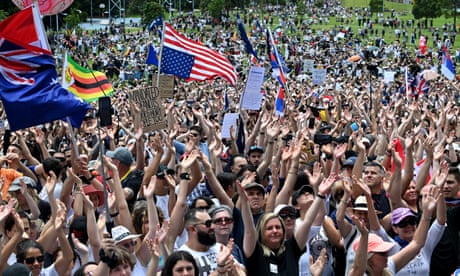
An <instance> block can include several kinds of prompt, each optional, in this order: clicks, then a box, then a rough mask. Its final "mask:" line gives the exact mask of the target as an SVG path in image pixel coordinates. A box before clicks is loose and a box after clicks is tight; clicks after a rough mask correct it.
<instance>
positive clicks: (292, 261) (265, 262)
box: [246, 238, 305, 276]
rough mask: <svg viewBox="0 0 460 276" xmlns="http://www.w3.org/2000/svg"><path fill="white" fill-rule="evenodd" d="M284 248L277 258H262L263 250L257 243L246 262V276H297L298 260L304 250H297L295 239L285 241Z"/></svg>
mask: <svg viewBox="0 0 460 276" xmlns="http://www.w3.org/2000/svg"><path fill="white" fill-rule="evenodd" d="M285 246H286V249H285V250H284V252H283V253H281V254H280V255H278V256H275V255H274V254H271V255H270V256H264V252H263V249H262V247H261V246H260V244H259V243H258V242H257V243H256V248H255V249H254V252H253V253H252V255H251V256H249V258H247V261H246V269H247V271H248V275H264V276H269V275H279V276H291V275H299V259H300V256H302V254H303V253H304V252H305V249H304V250H301V249H300V248H299V246H298V245H297V241H296V240H295V238H291V239H289V240H287V241H286V243H285Z"/></svg>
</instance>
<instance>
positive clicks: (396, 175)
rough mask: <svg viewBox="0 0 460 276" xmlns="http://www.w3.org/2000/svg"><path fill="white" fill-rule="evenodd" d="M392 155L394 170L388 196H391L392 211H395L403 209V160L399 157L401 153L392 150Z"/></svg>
mask: <svg viewBox="0 0 460 276" xmlns="http://www.w3.org/2000/svg"><path fill="white" fill-rule="evenodd" d="M391 153H392V155H393V161H394V170H393V174H392V175H391V178H390V185H389V189H388V194H389V195H390V203H391V209H392V210H394V209H396V208H399V207H402V198H401V196H402V194H403V192H402V191H401V189H402V187H401V164H402V160H401V156H399V153H398V152H397V151H395V150H393V149H392V151H391ZM409 158H410V157H409ZM407 173H409V174H410V173H412V172H407ZM407 173H406V174H407Z"/></svg>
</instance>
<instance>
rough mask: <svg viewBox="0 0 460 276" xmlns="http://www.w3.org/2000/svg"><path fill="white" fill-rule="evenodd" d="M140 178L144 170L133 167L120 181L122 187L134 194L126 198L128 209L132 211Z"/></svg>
mask: <svg viewBox="0 0 460 276" xmlns="http://www.w3.org/2000/svg"><path fill="white" fill-rule="evenodd" d="M142 178H144V171H142V170H138V169H134V170H132V171H131V172H130V173H129V174H128V175H127V176H126V178H125V179H123V181H121V187H122V188H129V189H131V190H132V191H133V193H134V196H133V197H132V198H131V199H130V200H128V207H129V210H130V211H131V212H132V210H133V207H134V203H135V202H136V198H137V194H138V193H139V190H140V188H141V185H142Z"/></svg>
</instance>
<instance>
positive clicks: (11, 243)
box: [0, 199, 24, 272]
mask: <svg viewBox="0 0 460 276" xmlns="http://www.w3.org/2000/svg"><path fill="white" fill-rule="evenodd" d="M15 204H16V200H15V199H13V200H10V201H9V203H8V205H3V206H1V207H0V216H1V218H2V219H1V222H2V223H3V221H4V220H5V218H6V217H7V216H8V215H10V214H12V216H13V217H14V227H13V229H12V230H13V236H12V237H11V238H10V239H9V240H8V241H7V242H6V244H3V248H2V250H1V251H0V272H3V270H4V269H5V268H7V267H8V263H7V262H8V258H9V257H10V255H11V253H13V251H14V250H15V248H16V245H17V244H18V243H19V242H20V241H21V239H22V234H23V233H24V225H23V223H22V220H21V218H20V217H19V215H18V214H17V213H16V211H14V207H13V206H14V205H15Z"/></svg>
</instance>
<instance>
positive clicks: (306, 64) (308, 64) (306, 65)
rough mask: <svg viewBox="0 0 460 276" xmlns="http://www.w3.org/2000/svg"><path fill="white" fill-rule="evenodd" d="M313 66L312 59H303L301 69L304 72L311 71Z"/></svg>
mask: <svg viewBox="0 0 460 276" xmlns="http://www.w3.org/2000/svg"><path fill="white" fill-rule="evenodd" d="M314 67H315V61H314V60H313V59H304V60H303V71H304V72H307V73H312V72H313V68H314Z"/></svg>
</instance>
